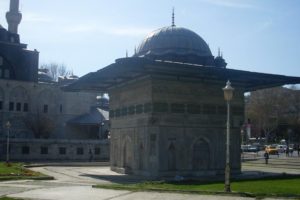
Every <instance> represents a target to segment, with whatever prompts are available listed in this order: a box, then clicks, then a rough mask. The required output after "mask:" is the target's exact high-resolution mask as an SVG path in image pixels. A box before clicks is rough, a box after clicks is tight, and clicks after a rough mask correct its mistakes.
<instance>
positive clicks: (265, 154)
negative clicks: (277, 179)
mask: <svg viewBox="0 0 300 200" xmlns="http://www.w3.org/2000/svg"><path fill="white" fill-rule="evenodd" d="M264 157H265V162H266V165H267V164H268V163H269V153H268V152H267V151H266V152H265V153H264Z"/></svg>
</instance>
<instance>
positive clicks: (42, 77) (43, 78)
mask: <svg viewBox="0 0 300 200" xmlns="http://www.w3.org/2000/svg"><path fill="white" fill-rule="evenodd" d="M38 81H39V82H44V83H47V82H48V83H50V82H54V81H53V78H52V77H51V76H49V75H48V74H47V72H46V71H44V70H43V69H39V71H38Z"/></svg>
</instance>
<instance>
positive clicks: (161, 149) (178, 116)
mask: <svg viewBox="0 0 300 200" xmlns="http://www.w3.org/2000/svg"><path fill="white" fill-rule="evenodd" d="M224 85H225V83H223V82H214V83H210V82H199V81H198V82H197V81H190V80H178V79H177V78H176V77H175V78H172V77H171V78H170V77H163V76H151V77H145V78H144V79H139V80H135V81H131V82H128V83H126V84H122V85H120V86H118V87H114V88H111V90H110V91H109V94H110V98H111V101H110V106H111V111H110V119H111V144H112V145H111V168H112V170H115V171H118V172H122V173H133V174H141V175H147V176H175V175H183V176H203V175H216V174H223V173H224V167H225V133H226V102H225V101H224V97H223V91H222V88H223V87H224ZM233 87H235V86H234V83H233ZM231 116H232V118H231V127H232V128H231V148H230V150H231V167H232V171H233V173H239V172H240V168H241V166H240V124H241V123H242V122H243V121H244V96H243V92H242V91H241V90H239V88H236V90H235V93H234V99H233V101H232V115H231Z"/></svg>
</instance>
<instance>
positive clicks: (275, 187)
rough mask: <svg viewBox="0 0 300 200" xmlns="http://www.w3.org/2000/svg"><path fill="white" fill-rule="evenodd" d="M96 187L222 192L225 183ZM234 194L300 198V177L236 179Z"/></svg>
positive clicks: (147, 183) (163, 183)
mask: <svg viewBox="0 0 300 200" xmlns="http://www.w3.org/2000/svg"><path fill="white" fill-rule="evenodd" d="M95 187H99V188H107V189H123V190H133V191H141V190H146V191H147V190H148V191H149V190H152V191H153V190H155V191H173V192H174V191H175V192H192V193H202V194H222V193H223V191H224V183H223V182H222V183H220V182H219V183H203V182H201V183H200V182H196V181H183V182H145V183H138V184H126V185H125V184H124V185H123V184H113V185H97V186H95ZM231 190H232V192H233V193H232V194H234V195H240V196H249V197H296V198H300V177H299V176H298V177H287V176H282V177H276V178H269V179H261V180H245V181H234V182H232V183H231Z"/></svg>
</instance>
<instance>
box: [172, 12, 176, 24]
mask: <svg viewBox="0 0 300 200" xmlns="http://www.w3.org/2000/svg"><path fill="white" fill-rule="evenodd" d="M172 27H175V12H174V7H173V9H172Z"/></svg>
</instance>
